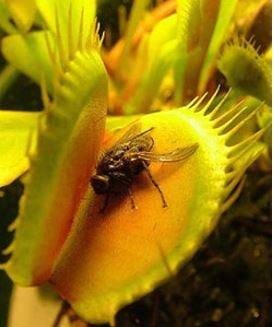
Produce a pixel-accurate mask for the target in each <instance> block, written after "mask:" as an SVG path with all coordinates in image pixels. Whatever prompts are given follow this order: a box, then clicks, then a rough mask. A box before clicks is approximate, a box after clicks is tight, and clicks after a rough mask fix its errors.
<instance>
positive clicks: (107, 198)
mask: <svg viewBox="0 0 274 327" xmlns="http://www.w3.org/2000/svg"><path fill="white" fill-rule="evenodd" d="M108 200H109V193H107V194H106V196H105V201H104V205H103V206H102V208H101V209H100V210H99V213H104V212H105V210H106V208H107V206H108Z"/></svg>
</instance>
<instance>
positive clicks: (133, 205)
mask: <svg viewBox="0 0 274 327" xmlns="http://www.w3.org/2000/svg"><path fill="white" fill-rule="evenodd" d="M127 192H128V195H129V197H130V203H131V208H132V209H138V207H137V205H136V202H135V199H134V195H133V192H132V189H131V187H129V188H128V189H127Z"/></svg>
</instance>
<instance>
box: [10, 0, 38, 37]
mask: <svg viewBox="0 0 274 327" xmlns="http://www.w3.org/2000/svg"><path fill="white" fill-rule="evenodd" d="M5 2H6V4H7V7H8V9H9V11H10V13H11V16H12V18H13V19H14V21H15V22H16V25H17V26H18V28H19V29H20V30H22V31H23V32H27V31H28V30H29V29H30V27H31V25H32V23H33V21H34V18H35V13H36V4H35V0H5Z"/></svg>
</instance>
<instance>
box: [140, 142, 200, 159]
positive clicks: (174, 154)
mask: <svg viewBox="0 0 274 327" xmlns="http://www.w3.org/2000/svg"><path fill="white" fill-rule="evenodd" d="M198 147H199V145H198V143H195V144H192V145H189V146H186V147H183V148H177V149H175V150H173V151H171V152H166V153H153V152H146V151H142V152H139V153H138V159H143V160H148V161H152V162H153V161H155V162H178V161H184V160H186V159H187V158H189V157H190V156H192V155H193V154H194V152H195V151H196V150H197V149H198Z"/></svg>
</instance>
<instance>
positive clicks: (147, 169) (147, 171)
mask: <svg viewBox="0 0 274 327" xmlns="http://www.w3.org/2000/svg"><path fill="white" fill-rule="evenodd" d="M142 163H143V166H144V169H145V171H146V173H147V175H148V177H149V179H150V180H151V183H152V184H153V185H154V186H155V187H156V188H157V190H158V192H159V193H160V196H161V199H162V204H163V208H166V207H167V206H168V205H167V202H166V200H165V197H164V193H163V192H162V190H161V189H160V186H159V184H158V183H157V182H156V181H155V179H154V178H153V176H152V175H151V172H150V170H149V168H148V165H147V163H146V162H145V161H144V160H143V161H142Z"/></svg>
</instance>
